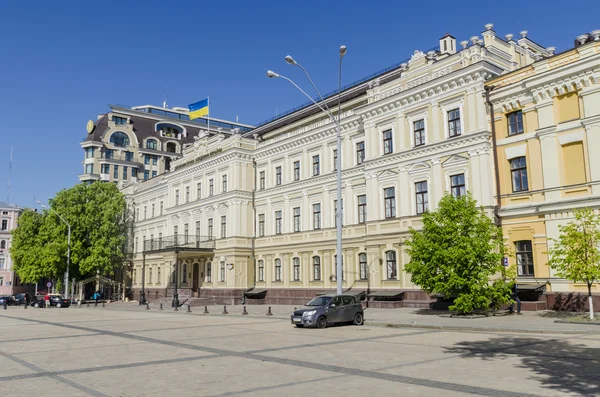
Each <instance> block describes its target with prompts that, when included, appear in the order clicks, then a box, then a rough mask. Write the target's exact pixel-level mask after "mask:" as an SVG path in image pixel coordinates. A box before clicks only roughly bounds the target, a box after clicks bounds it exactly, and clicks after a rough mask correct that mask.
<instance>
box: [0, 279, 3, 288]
mask: <svg viewBox="0 0 600 397" xmlns="http://www.w3.org/2000/svg"><path fill="white" fill-rule="evenodd" d="M3 285H4V277H0V287H1V286H3Z"/></svg>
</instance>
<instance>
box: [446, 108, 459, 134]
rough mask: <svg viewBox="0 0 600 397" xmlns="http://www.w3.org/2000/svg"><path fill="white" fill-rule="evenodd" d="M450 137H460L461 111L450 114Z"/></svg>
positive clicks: (450, 112) (452, 111) (455, 110)
mask: <svg viewBox="0 0 600 397" xmlns="http://www.w3.org/2000/svg"><path fill="white" fill-rule="evenodd" d="M448 135H449V136H450V138H452V137H455V136H459V135H460V109H454V110H451V111H449V112H448Z"/></svg>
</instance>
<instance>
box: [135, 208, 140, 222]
mask: <svg viewBox="0 0 600 397" xmlns="http://www.w3.org/2000/svg"><path fill="white" fill-rule="evenodd" d="M135 220H136V221H139V220H140V209H139V208H136V209H135Z"/></svg>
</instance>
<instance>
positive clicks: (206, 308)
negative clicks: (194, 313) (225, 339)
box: [204, 306, 208, 314]
mask: <svg viewBox="0 0 600 397" xmlns="http://www.w3.org/2000/svg"><path fill="white" fill-rule="evenodd" d="M204 314H208V307H207V306H204Z"/></svg>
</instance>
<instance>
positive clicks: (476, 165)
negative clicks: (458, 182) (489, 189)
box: [468, 149, 482, 203]
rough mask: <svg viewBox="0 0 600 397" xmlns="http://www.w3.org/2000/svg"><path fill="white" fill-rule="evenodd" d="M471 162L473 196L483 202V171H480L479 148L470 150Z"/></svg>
mask: <svg viewBox="0 0 600 397" xmlns="http://www.w3.org/2000/svg"><path fill="white" fill-rule="evenodd" d="M468 154H469V163H470V165H471V167H470V170H471V186H472V187H473V191H472V193H473V198H474V199H475V200H477V202H478V203H481V199H482V193H481V192H482V185H481V184H482V181H481V171H480V167H481V165H480V161H479V160H480V158H479V151H478V150H475V149H474V150H469V152H468Z"/></svg>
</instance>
